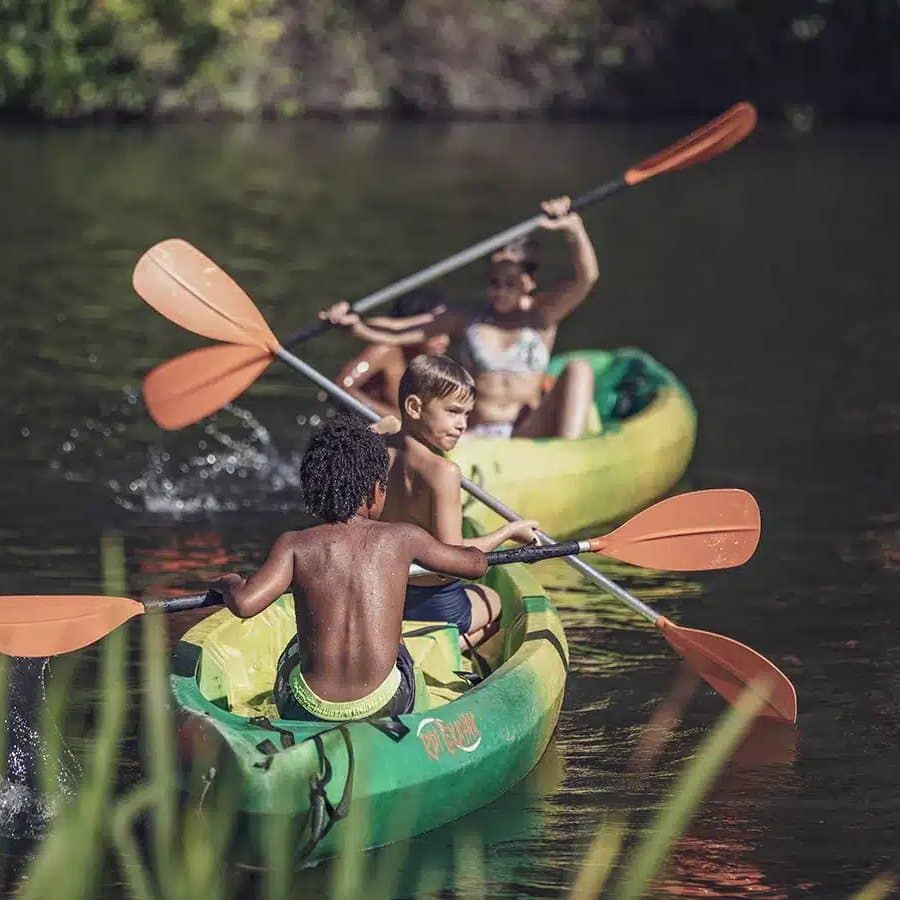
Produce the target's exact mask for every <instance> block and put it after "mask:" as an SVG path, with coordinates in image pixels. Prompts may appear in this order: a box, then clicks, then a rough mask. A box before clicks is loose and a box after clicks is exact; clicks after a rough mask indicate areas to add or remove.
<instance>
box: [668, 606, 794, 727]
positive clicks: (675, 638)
mask: <svg viewBox="0 0 900 900" xmlns="http://www.w3.org/2000/svg"><path fill="white" fill-rule="evenodd" d="M656 627H657V628H658V629H659V630H660V631H661V632H662V633H663V637H664V638H665V639H666V640H667V641H668V642H669V644H670V645H671V646H672V647H673V648H674V649H675V650H676V652H678V653H679V654H681V656H682V657H683V658H684V659H685V660H686V661H687V663H688V664H689V665H690V666H691V667H692V668H693V669H694V671H695V672H696V673H697V674H698V675H699V676H700V677H701V678H702V679H703V680H704V681H705V682H706V683H707V684H708V685H709V686H710V687H711V688H712V689H713V690H714V691H716V692H718V693H719V694H721V695H722V696H723V697H724V698H725V699H726V700H727V701H728V702H729V703H734V702H735V701H736V700H737V698H738V697H739V696H740V695H741V694H742V693H743V691H744V690H745V689H746V688H748V687H752V688H753V689H754V690H758V691H762V692H764V693H765V698H764V699H765V703H764V704H763V706H762V707H761V709H760V711H759V712H758V713H757V715H759V716H762V717H763V718H767V719H777V720H778V721H781V722H796V721H797V692H796V691H795V690H794V686H793V685H792V684H791V682H790V679H788V677H787V676H786V675H785V674H784V673H783V672H782V671H781V670H780V669H779V668H778V667H777V666H775V665H774V664H773V663H771V662H769V660H767V659H766V658H765V657H764V656H761V655H760V654H759V653H757V652H756V651H755V650H751V649H750V648H749V647H747V646H745V645H744V644H741V643H738V641H735V640H732V639H731V638H727V637H723V636H722V635H721V634H713V633H712V632H711V631H697V630H696V629H694V628H682V627H681V626H679V625H675V624H674V623H673V622H670V621H669V620H668V619H667V618H666V617H665V616H660V617H659V618H658V619H657V620H656Z"/></svg>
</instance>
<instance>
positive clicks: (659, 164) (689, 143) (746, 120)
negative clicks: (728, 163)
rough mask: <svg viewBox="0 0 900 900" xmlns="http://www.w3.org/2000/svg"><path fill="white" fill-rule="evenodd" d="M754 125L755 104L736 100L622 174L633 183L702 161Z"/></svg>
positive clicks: (733, 141) (728, 148)
mask: <svg viewBox="0 0 900 900" xmlns="http://www.w3.org/2000/svg"><path fill="white" fill-rule="evenodd" d="M755 127H756V109H755V108H754V106H753V105H752V104H751V103H736V104H735V105H734V106H732V107H731V108H730V109H728V110H726V111H725V112H724V113H722V115H721V116H718V117H717V118H715V119H713V120H712V121H711V122H707V123H706V125H704V126H702V127H701V128H698V129H697V130H696V131H694V132H691V134H689V135H687V137H684V138H682V139H681V140H680V141H676V142H675V143H674V144H672V145H671V146H669V147H666V149H665V150H660V151H659V153H654V154H653V156H650V157H648V158H647V159H645V160H643V162H640V163H638V164H637V165H636V166H633V167H632V168H630V169H629V170H628V171H627V172H626V173H625V181H626V183H627V184H630V185H635V184H639V183H640V182H642V181H646V180H647V179H648V178H652V177H653V176H654V175H659V174H661V173H663V172H673V171H675V170H677V169H686V168H687V167H688V166H693V165H696V164H697V163H701V162H705V161H706V160H708V159H712V158H713V157H714V156H718V155H719V154H721V153H724V152H725V151H726V150H730V149H731V148H732V147H733V146H734V145H735V144H738V143H740V142H741V141H742V140H743V139H744V138H745V137H747V135H748V134H750V132H751V131H753V129H754V128H755Z"/></svg>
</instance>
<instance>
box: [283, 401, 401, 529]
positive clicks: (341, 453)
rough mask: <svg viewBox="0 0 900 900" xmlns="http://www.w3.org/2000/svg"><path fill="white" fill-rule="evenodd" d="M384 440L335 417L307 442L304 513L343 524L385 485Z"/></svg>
mask: <svg viewBox="0 0 900 900" xmlns="http://www.w3.org/2000/svg"><path fill="white" fill-rule="evenodd" d="M387 472H388V452H387V448H386V447H385V445H384V438H383V437H382V436H381V435H380V434H375V432H374V431H372V430H371V429H370V428H369V427H368V426H367V425H366V424H365V423H364V422H363V421H362V420H360V419H357V418H354V417H351V416H337V417H335V418H334V419H331V421H329V422H328V423H326V424H325V425H324V426H323V427H322V429H321V430H320V431H319V432H318V433H317V434H316V435H315V437H314V438H313V439H312V440H311V441H310V443H309V447H308V448H307V450H306V454H305V455H304V457H303V462H302V463H301V465H300V486H301V488H302V490H303V496H304V498H305V500H306V508H307V510H308V511H309V512H310V513H311V514H312V515H314V516H316V518H319V519H323V520H324V521H326V522H346V521H347V520H348V519H349V518H350V517H351V516H352V515H353V513H355V512H356V510H357V509H359V507H360V506H362V504H364V503H365V502H366V501H367V500H368V499H369V498H370V497H371V496H372V493H373V491H374V490H375V485H376V484H381V486H382V487H384V486H385V485H386V484H387Z"/></svg>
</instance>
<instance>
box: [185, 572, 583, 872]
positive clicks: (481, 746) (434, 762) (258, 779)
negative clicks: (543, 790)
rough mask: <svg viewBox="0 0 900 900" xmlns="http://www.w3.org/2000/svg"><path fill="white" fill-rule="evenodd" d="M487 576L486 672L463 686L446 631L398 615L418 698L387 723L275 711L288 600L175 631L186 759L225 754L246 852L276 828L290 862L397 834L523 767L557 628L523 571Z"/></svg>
mask: <svg viewBox="0 0 900 900" xmlns="http://www.w3.org/2000/svg"><path fill="white" fill-rule="evenodd" d="M488 580H489V581H490V582H491V583H492V585H493V586H494V587H496V588H497V589H498V590H499V591H500V593H501V596H502V598H503V614H502V620H501V621H502V628H501V630H500V632H499V633H498V634H497V635H495V636H494V638H492V639H491V641H490V642H488V643H487V644H486V645H484V647H483V648H479V653H480V654H481V655H482V656H483V658H484V659H485V661H487V662H488V663H489V664H490V666H491V669H492V674H490V675H488V676H487V677H486V678H484V680H483V681H481V682H480V683H478V684H476V685H474V686H470V685H469V684H468V682H467V680H466V678H465V677H464V676H461V675H459V674H458V673H459V672H462V671H465V670H466V669H471V666H470V665H469V664H468V661H467V660H464V659H462V658H461V657H460V655H459V648H458V639H457V634H456V630H455V628H452V627H449V626H445V625H442V624H440V623H412V622H407V623H404V635H405V640H406V643H407V646H408V647H409V650H410V653H411V655H412V656H413V659H414V661H415V663H416V678H417V690H416V708H415V710H414V712H413V713H411V714H410V715H406V716H400V717H395V718H394V719H381V720H375V721H367V722H353V723H347V724H338V723H322V724H308V723H296V722H290V721H287V720H280V719H277V717H276V716H277V713H276V712H275V710H274V707H273V705H272V701H271V694H270V693H269V694H268V695H266V688H265V686H266V685H268V686H270V685H271V681H272V680H274V662H275V659H276V658H277V655H278V653H280V651H281V649H282V648H283V646H284V644H285V643H287V639H288V637H289V635H290V632H291V628H293V627H295V626H294V616H293V605H292V604H293V601H292V599H291V598H290V597H289V596H285V597H282V598H281V599H280V600H278V601H277V602H276V603H275V604H274V605H273V606H272V607H270V609H269V610H267V611H266V612H265V613H263V614H261V615H260V616H257V617H255V618H253V619H249V620H239V619H236V618H234V617H233V616H232V615H231V614H230V613H228V612H227V611H224V610H223V611H221V612H217V613H215V614H213V615H212V616H210V617H209V618H207V619H205V620H204V621H203V622H201V623H200V624H198V625H197V626H195V627H194V628H191V629H190V630H189V631H188V632H187V633H186V634H185V636H184V638H183V639H182V640H181V641H180V642H179V644H178V645H177V647H176V648H175V651H174V654H173V665H172V674H171V689H172V695H173V697H174V701H175V705H176V709H177V711H178V722H179V733H178V738H179V740H178V745H179V747H180V749H181V754H182V758H183V762H184V768H185V770H187V769H190V768H192V767H193V768H194V769H195V770H196V769H197V768H200V769H203V768H204V766H203V762H202V759H203V752H204V748H206V749H208V748H209V746H210V744H211V743H213V744H215V745H216V752H217V755H218V758H219V759H220V760H221V759H222V758H223V754H224V755H225V756H227V760H228V762H227V767H226V768H227V771H228V773H229V778H230V779H231V780H230V781H229V787H228V788H227V790H228V791H229V792H230V793H231V798H232V800H233V802H234V803H235V804H236V807H237V810H238V812H239V813H240V814H241V815H240V821H241V828H242V830H243V831H244V833H245V834H246V836H247V837H248V838H250V844H251V846H253V847H255V848H256V850H255V852H256V853H259V854H260V855H262V856H263V858H265V853H266V844H267V843H269V844H270V843H271V842H272V840H273V838H272V835H273V834H276V833H279V831H278V830H279V829H280V830H281V831H280V834H281V837H282V839H284V842H285V844H286V845H287V846H289V847H290V848H291V849H290V852H291V854H292V857H293V860H292V861H293V863H294V864H295V865H300V864H309V863H311V862H315V861H317V860H320V859H323V858H326V857H328V856H332V855H334V854H335V853H336V852H337V851H338V849H339V847H340V846H341V845H342V842H343V841H349V843H350V846H352V847H354V848H367V847H375V846H380V845H383V844H388V843H392V842H394V841H398V840H403V839H406V838H409V837H412V836H414V835H417V834H420V833H423V832H425V831H429V830H431V829H433V828H437V827H438V826H440V825H443V824H445V823H447V822H449V821H452V820H454V819H456V818H459V817H461V816H464V815H466V814H467V813H469V812H472V811H473V810H475V809H477V808H479V807H481V806H484V805H485V804H487V803H489V802H491V801H492V800H494V799H496V798H497V797H499V796H500V795H501V794H503V793H504V792H506V791H507V790H508V789H509V788H510V787H512V786H513V785H514V784H516V783H517V782H518V781H520V780H521V779H522V778H524V777H525V775H527V774H528V772H530V771H531V769H532V768H534V766H535V765H536V764H537V762H538V760H539V759H540V758H541V755H542V754H543V752H544V750H545V749H546V747H547V744H548V742H549V741H550V738H551V736H552V734H553V731H554V729H555V727H556V722H557V718H558V715H559V709H560V706H561V704H562V699H563V693H564V689H565V680H566V672H567V667H568V648H567V645H566V639H565V634H564V632H563V629H562V626H561V624H560V620H559V616H558V614H557V612H556V610H555V608H554V607H553V605H552V604H551V603H550V601H549V599H548V598H547V596H546V594H545V592H544V590H543V588H541V586H540V585H539V583H538V582H537V581H536V580H535V579H534V577H533V576H532V575H531V573H530V571H529V570H528V569H527V568H526V567H524V566H521V565H519V566H508V567H505V568H503V569H496V570H493V571H492V572H491V573H489V576H488ZM261 715H266V716H267V718H266V719H264V720H260V719H259V718H254V717H258V716H261ZM223 771H224V769H223ZM223 777H224V776H223ZM326 801H327V802H326Z"/></svg>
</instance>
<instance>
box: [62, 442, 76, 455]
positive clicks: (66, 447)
mask: <svg viewBox="0 0 900 900" xmlns="http://www.w3.org/2000/svg"><path fill="white" fill-rule="evenodd" d="M74 449H75V445H74V444H73V443H72V442H71V441H66V442H65V443H64V444H63V445H62V451H63V453H71V452H72V451H73V450H74Z"/></svg>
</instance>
